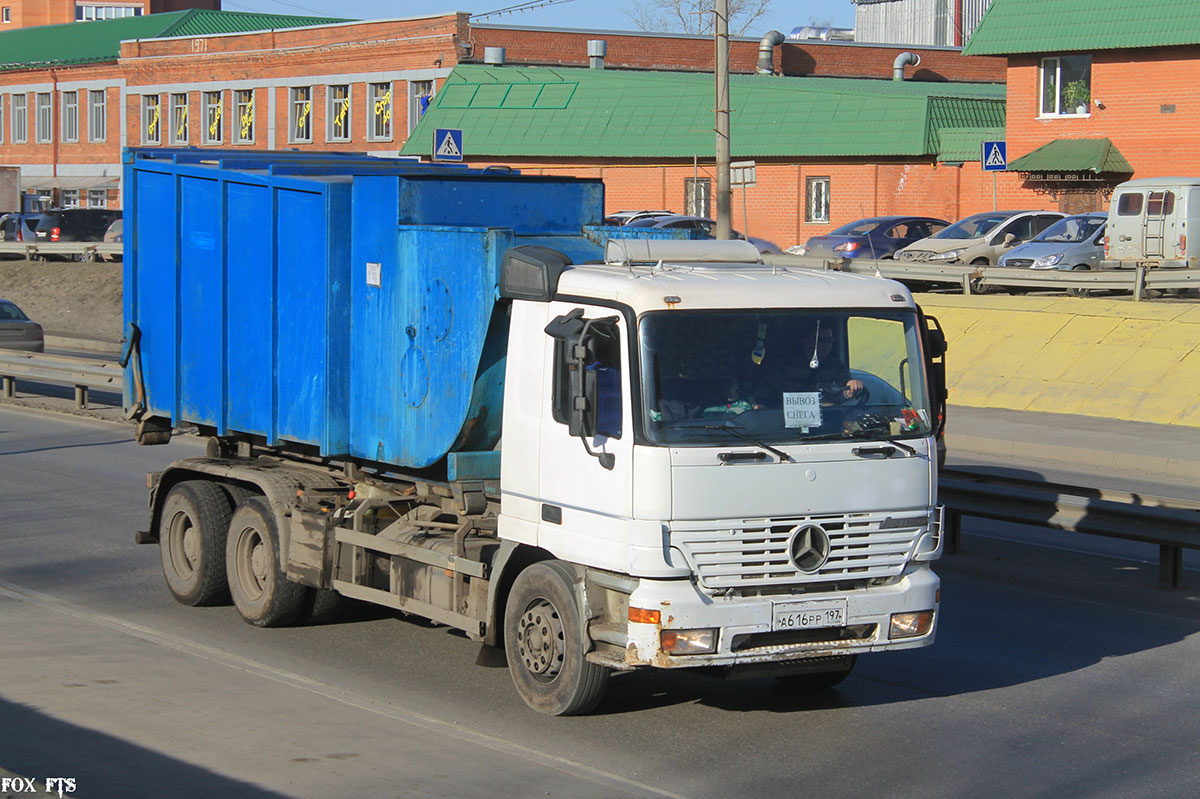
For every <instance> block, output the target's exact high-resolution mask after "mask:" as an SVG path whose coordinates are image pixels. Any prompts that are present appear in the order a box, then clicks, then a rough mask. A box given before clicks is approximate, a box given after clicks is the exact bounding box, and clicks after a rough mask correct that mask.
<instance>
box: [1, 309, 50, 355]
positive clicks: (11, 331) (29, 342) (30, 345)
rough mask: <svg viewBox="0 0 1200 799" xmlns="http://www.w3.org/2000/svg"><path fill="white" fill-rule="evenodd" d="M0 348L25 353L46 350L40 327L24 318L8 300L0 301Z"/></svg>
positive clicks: (20, 311) (22, 312) (26, 317)
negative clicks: (23, 351)
mask: <svg viewBox="0 0 1200 799" xmlns="http://www.w3.org/2000/svg"><path fill="white" fill-rule="evenodd" d="M0 347H3V348H5V349H10V350H25V351H26V352H43V351H45V349H46V340H45V336H44V335H43V334H42V326H41V325H39V324H38V323H37V322H34V321H32V320H31V319H30V318H29V317H28V316H26V315H25V312H24V311H22V310H21V309H20V308H18V307H17V306H16V303H12V302H9V301H8V300H0Z"/></svg>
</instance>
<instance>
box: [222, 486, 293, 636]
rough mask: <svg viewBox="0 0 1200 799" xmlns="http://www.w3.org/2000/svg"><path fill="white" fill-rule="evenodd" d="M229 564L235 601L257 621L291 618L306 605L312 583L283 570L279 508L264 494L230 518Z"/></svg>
mask: <svg viewBox="0 0 1200 799" xmlns="http://www.w3.org/2000/svg"><path fill="white" fill-rule="evenodd" d="M225 570H226V573H227V574H228V576H229V593H230V594H231V595H232V596H233V604H234V605H236V606H237V609H238V612H239V613H241V614H242V618H243V619H245V620H246V622H247V623H249V624H253V625H254V626H255V627H281V626H284V625H287V624H291V623H292V622H293V621H295V620H296V618H297V617H298V616H299V615H300V613H301V612H302V611H303V610H304V603H305V599H306V598H307V592H308V588H307V587H306V586H303V585H300V584H299V583H293V582H290V581H289V580H288V579H287V577H285V576H284V573H283V567H282V562H281V560H280V556H279V528H278V526H277V525H276V523H275V513H274V511H272V510H271V506H270V504H269V503H268V502H267V500H266V499H264V498H263V497H253V498H251V499H247V500H245V501H244V502H242V504H240V505H238V508H237V510H236V511H234V514H233V519H232V520H230V522H229V538H228V540H227V542H226V544H225Z"/></svg>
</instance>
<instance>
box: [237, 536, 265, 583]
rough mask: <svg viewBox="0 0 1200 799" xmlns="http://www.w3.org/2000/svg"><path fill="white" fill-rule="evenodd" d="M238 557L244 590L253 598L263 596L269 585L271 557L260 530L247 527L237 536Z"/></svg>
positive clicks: (238, 574)
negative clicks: (268, 571)
mask: <svg viewBox="0 0 1200 799" xmlns="http://www.w3.org/2000/svg"><path fill="white" fill-rule="evenodd" d="M235 556H236V559H237V564H236V566H237V569H236V571H237V576H238V582H239V583H240V584H241V587H242V590H243V591H245V593H246V595H247V596H248V597H249V598H250V599H251V600H257V599H259V598H261V597H262V595H263V591H264V590H266V585H267V570H268V568H269V566H270V558H269V556H268V554H267V550H266V542H264V541H263V538H262V536H261V535H260V534H259V532H258V530H255V529H254V528H253V527H246V528H244V529H243V530H242V531H241V532H240V533H238V538H237V548H236V550H235Z"/></svg>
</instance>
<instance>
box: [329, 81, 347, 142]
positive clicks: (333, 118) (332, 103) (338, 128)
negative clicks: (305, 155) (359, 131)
mask: <svg viewBox="0 0 1200 799" xmlns="http://www.w3.org/2000/svg"><path fill="white" fill-rule="evenodd" d="M326 96H327V97H328V98H329V100H328V103H329V108H328V109H327V110H326V112H325V116H326V118H327V119H328V120H329V126H328V130H326V131H325V138H326V139H328V140H329V141H350V87H349V86H330V87H329V88H328V90H327V92H326Z"/></svg>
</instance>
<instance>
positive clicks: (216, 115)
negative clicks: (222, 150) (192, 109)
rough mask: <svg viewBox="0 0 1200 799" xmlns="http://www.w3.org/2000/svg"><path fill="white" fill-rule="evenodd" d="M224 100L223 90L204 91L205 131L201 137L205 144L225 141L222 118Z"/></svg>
mask: <svg viewBox="0 0 1200 799" xmlns="http://www.w3.org/2000/svg"><path fill="white" fill-rule="evenodd" d="M224 100H225V98H224V96H223V92H205V93H204V133H203V136H202V137H201V138H202V140H203V141H204V143H205V144H220V143H221V142H223V141H225V133H224V130H223V128H224V126H223V125H222V119H221V109H222V106H223V105H224Z"/></svg>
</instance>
